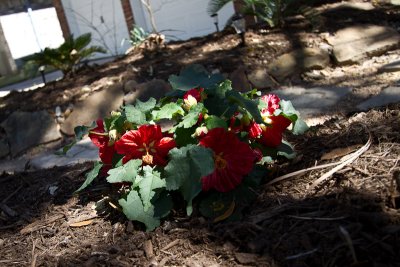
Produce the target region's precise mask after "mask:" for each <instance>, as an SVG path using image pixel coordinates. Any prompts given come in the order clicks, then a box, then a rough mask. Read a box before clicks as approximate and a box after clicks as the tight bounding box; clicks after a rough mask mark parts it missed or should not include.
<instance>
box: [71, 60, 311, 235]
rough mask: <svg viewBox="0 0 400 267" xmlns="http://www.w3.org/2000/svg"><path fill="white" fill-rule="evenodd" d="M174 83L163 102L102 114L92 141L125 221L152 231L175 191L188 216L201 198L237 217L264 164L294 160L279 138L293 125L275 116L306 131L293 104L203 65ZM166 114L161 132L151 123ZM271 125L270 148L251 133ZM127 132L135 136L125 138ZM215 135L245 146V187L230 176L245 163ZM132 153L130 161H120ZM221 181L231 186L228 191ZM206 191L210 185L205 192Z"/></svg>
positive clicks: (205, 208) (205, 205) (204, 205)
mask: <svg viewBox="0 0 400 267" xmlns="http://www.w3.org/2000/svg"><path fill="white" fill-rule="evenodd" d="M170 82H171V84H172V86H173V88H174V90H175V91H174V92H173V93H172V94H171V95H170V96H168V97H166V98H164V99H163V100H161V101H160V102H158V103H157V101H156V100H155V99H153V98H151V99H149V100H148V101H146V102H141V101H136V103H135V104H134V105H128V106H125V107H122V108H121V109H120V110H119V111H116V112H115V111H114V112H112V113H111V116H110V117H108V118H104V120H103V121H104V126H105V129H104V130H105V132H104V133H101V138H99V137H100V134H99V135H98V136H97V138H96V137H94V136H93V135H90V137H91V138H93V139H95V138H96V139H95V140H93V141H94V142H96V145H97V146H99V147H100V152H101V153H103V154H101V159H102V160H104V161H105V163H104V164H106V165H107V167H110V170H109V171H108V177H107V178H106V179H107V182H109V183H113V184H115V186H114V187H113V188H115V187H116V186H120V187H119V188H118V190H117V192H118V194H120V195H119V197H118V199H119V202H118V203H119V205H120V207H121V208H122V211H123V212H124V213H125V215H126V216H127V218H128V219H130V220H135V221H139V222H142V223H144V224H145V226H146V229H147V230H148V231H150V230H152V229H154V228H155V227H157V226H158V225H159V224H160V219H161V218H163V217H165V216H167V215H168V214H169V213H170V211H171V209H172V208H173V202H172V197H171V195H175V194H178V195H180V196H181V197H182V198H183V199H184V201H185V203H186V213H187V214H188V215H190V214H192V212H193V206H194V205H193V201H194V200H195V199H199V200H200V212H201V213H202V214H203V215H204V216H207V217H209V218H211V219H212V220H213V221H214V222H218V221H222V220H234V219H240V218H241V216H242V211H243V209H244V208H245V207H246V206H247V205H248V204H249V203H250V202H251V201H253V200H254V198H255V197H256V194H255V192H256V190H257V187H258V186H259V184H260V182H261V180H262V178H263V177H265V175H266V170H267V166H266V165H265V163H268V164H274V163H275V162H277V159H278V158H279V159H282V158H286V159H293V158H294V157H295V153H294V150H293V147H292V146H291V145H290V144H289V143H287V142H285V141H283V140H282V139H281V138H282V133H283V131H284V130H285V129H284V128H285V127H287V126H288V125H287V124H289V122H288V121H286V120H284V124H283V123H282V122H280V121H278V120H276V121H274V120H272V119H273V116H278V115H279V116H284V117H286V118H287V119H289V120H290V121H291V122H292V124H293V129H292V132H293V133H295V134H299V133H302V132H304V131H305V130H306V129H307V126H306V125H305V123H304V122H303V121H302V120H301V119H300V114H299V113H298V112H297V111H296V110H295V109H294V107H293V105H292V104H291V102H290V101H284V100H281V101H280V103H279V108H276V107H268V106H267V105H268V103H265V102H263V101H264V98H259V97H260V96H261V93H260V92H259V91H257V90H252V91H250V92H247V93H239V92H237V91H234V90H233V89H232V84H231V82H230V81H229V80H224V79H223V77H221V76H220V75H211V74H209V73H208V72H207V71H206V70H205V69H204V68H203V67H202V66H199V65H195V66H190V67H187V68H186V69H184V70H182V71H181V73H180V75H178V76H176V75H173V76H171V77H170ZM191 89H193V90H191ZM203 89H204V90H203ZM189 90H191V91H189ZM172 95H173V96H174V97H172ZM176 98H178V99H176ZM267 98H268V97H267ZM265 108H273V109H274V110H275V111H274V114H270V113H269V112H265V110H264V109H265ZM271 112H272V111H271ZM164 119H168V120H170V121H171V122H172V123H173V125H172V128H170V130H169V132H168V133H166V132H161V130H160V129H161V127H154V126H152V125H154V124H156V125H158V126H160V125H161V124H160V120H164ZM274 123H277V124H276V125H274ZM278 123H282V124H281V125H279V124H278ZM143 125H146V126H143ZM283 125H284V126H283ZM280 126H283V127H280ZM93 127H95V125H93V126H92V127H86V126H80V127H77V128H76V139H77V140H79V139H82V138H83V136H85V135H86V134H88V132H89V130H90V129H93ZM252 127H258V128H252ZM271 127H272V128H274V127H277V128H275V130H277V131H278V132H275V134H276V136H272V138H271V139H273V137H276V139H277V141H278V142H276V144H275V143H273V144H271V145H268V146H267V145H266V144H265V139H261V138H262V136H263V135H259V136H256V135H255V134H254V132H258V131H260V132H262V133H263V134H268V132H267V129H269V128H271ZM215 128H223V129H224V130H222V129H215ZM155 129H157V130H155ZM213 129H214V130H213ZM258 129H259V130H258ZM128 131H129V133H128V134H132V136H135V138H123V135H124V134H126V133H127V132H128ZM279 131H281V132H279ZM215 133H218V135H214V134H215ZM219 133H223V134H226V135H219ZM272 134H274V133H272ZM234 135H236V137H235V136H234ZM132 136H130V137H132ZM204 136H205V137H204ZM213 137H214V138H225V137H226V138H227V140H230V139H232V140H236V141H235V142H233V141H229V142H232V145H236V144H239V143H238V142H240V145H238V146H237V147H238V148H240V147H243V150H242V151H247V153H248V155H247V156H246V158H243V159H241V160H243V161H244V160H248V161H247V163H246V162H244V163H246V164H247V166H250V164H253V165H252V168H251V166H250V168H248V170H246V172H245V173H242V174H240V175H242V176H241V177H239V178H238V179H241V180H237V181H238V182H240V181H241V183H240V184H235V185H233V187H231V186H232V182H230V181H229V180H226V179H230V178H231V177H232V176H233V175H234V174H233V173H232V170H233V169H234V168H227V166H229V165H227V164H240V163H242V162H241V160H240V161H239V160H238V162H236V163H233V162H234V161H232V162H231V158H234V157H233V156H230V155H229V153H230V152H226V151H224V148H222V145H220V146H221V147H218V145H219V143H220V142H219V139H214V140H213V139H212V138H213ZM278 138H279V139H278ZM281 141H282V143H280V142H281ZM207 142H210V143H207ZM221 144H226V143H225V142H221ZM226 145H229V144H226ZM112 146H115V147H112ZM118 146H120V147H118ZM269 146H271V147H269ZM116 151H118V153H125V154H124V155H120V154H118V153H117V152H116ZM227 151H228V150H227ZM252 151H257V155H259V157H260V158H262V159H261V161H259V162H257V163H256V162H254V161H253V153H252ZM107 153H109V154H107ZM130 153H132V154H130ZM167 153H168V154H167ZM224 153H225V154H224ZM243 153H245V152H243ZM224 156H226V158H224ZM237 156H238V158H240V157H239V156H240V155H237ZM127 157H129V158H131V160H129V161H127V162H125V161H123V158H124V159H126V158H127ZM230 157H231V158H230ZM111 158H112V160H111ZM110 161H112V162H111V163H110ZM124 162H125V163H124ZM101 167H102V164H101V163H97V164H96V165H95V168H94V169H93V171H91V172H90V173H88V174H87V179H86V181H85V183H84V184H83V185H82V186H81V188H79V189H78V190H82V189H83V188H85V187H86V186H88V185H89V184H90V183H91V182H92V181H93V180H94V179H95V178H96V177H97V176H98V173H99V171H100V168H101ZM224 168H226V169H224ZM235 171H237V170H236V169H235ZM249 172H250V173H249ZM210 174H212V175H211V176H209V177H207V176H208V175H210ZM204 179H210V180H208V181H210V183H211V184H212V183H214V185H211V187H210V188H207V186H208V182H207V183H205V184H202V181H204ZM218 179H221V180H218ZM224 183H226V185H228V186H229V187H228V186H227V187H226V188H228V189H224V186H225V184H224ZM216 184H218V186H216ZM229 184H230V185H229ZM220 186H221V187H220ZM203 188H204V189H210V190H209V191H207V192H202V189H203ZM221 188H222V189H221ZM214 189H215V190H214ZM216 190H220V191H224V190H226V191H228V192H224V193H221V192H216Z"/></svg>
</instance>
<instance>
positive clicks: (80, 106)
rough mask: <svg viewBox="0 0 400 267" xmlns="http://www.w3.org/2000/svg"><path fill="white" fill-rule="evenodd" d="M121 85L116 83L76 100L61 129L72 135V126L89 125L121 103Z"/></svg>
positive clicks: (115, 108)
mask: <svg viewBox="0 0 400 267" xmlns="http://www.w3.org/2000/svg"><path fill="white" fill-rule="evenodd" d="M122 100H123V91H122V85H121V84H120V83H116V84H114V85H111V86H109V87H107V88H104V89H103V90H102V91H98V92H95V93H93V94H91V95H90V96H89V97H87V98H86V99H85V100H84V101H82V102H78V103H77V104H76V105H75V107H74V110H73V112H72V113H71V114H70V115H69V116H68V118H67V119H66V120H65V122H64V123H63V124H62V125H61V131H62V132H63V133H65V134H67V135H74V128H75V127H76V126H79V125H90V124H92V122H93V121H95V120H97V119H98V118H104V117H106V116H108V115H109V114H110V112H111V111H113V110H117V109H118V108H119V107H120V106H121V105H122Z"/></svg>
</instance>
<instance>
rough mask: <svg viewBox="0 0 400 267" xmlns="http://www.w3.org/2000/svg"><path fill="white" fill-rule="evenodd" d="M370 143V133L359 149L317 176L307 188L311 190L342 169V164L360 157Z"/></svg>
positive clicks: (344, 164)
mask: <svg viewBox="0 0 400 267" xmlns="http://www.w3.org/2000/svg"><path fill="white" fill-rule="evenodd" d="M371 143H372V137H371V135H370V136H369V138H368V142H367V143H366V144H365V145H364V146H363V147H361V148H360V149H359V150H357V151H356V152H354V153H353V154H350V155H349V157H348V158H347V159H346V160H345V161H344V162H342V163H341V164H340V165H338V166H336V167H335V168H333V169H332V170H330V171H328V172H327V173H325V174H324V175H322V176H321V177H320V178H318V179H317V180H315V181H314V182H313V183H312V184H311V186H310V188H309V190H313V189H314V188H315V187H316V186H318V185H319V184H320V183H322V182H324V181H326V180H327V179H328V178H329V177H331V176H332V175H333V174H334V173H335V172H337V171H339V170H340V169H342V168H343V167H344V166H346V165H348V164H350V163H352V162H353V161H355V160H356V159H357V158H358V157H360V156H361V155H362V154H363V153H364V152H365V151H367V150H368V148H369V147H370V146H371Z"/></svg>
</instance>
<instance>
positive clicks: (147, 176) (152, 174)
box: [139, 166, 165, 212]
mask: <svg viewBox="0 0 400 267" xmlns="http://www.w3.org/2000/svg"><path fill="white" fill-rule="evenodd" d="M140 176H141V177H142V179H141V181H140V182H139V193H140V196H141V199H142V201H143V209H144V211H146V212H147V211H148V210H149V208H150V207H151V206H152V203H151V200H152V198H153V197H154V194H155V192H154V190H155V189H157V188H162V187H165V180H162V179H161V177H160V173H159V172H157V171H154V170H153V168H151V167H150V166H144V167H143V175H140Z"/></svg>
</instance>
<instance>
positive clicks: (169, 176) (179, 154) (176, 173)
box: [164, 146, 191, 190]
mask: <svg viewBox="0 0 400 267" xmlns="http://www.w3.org/2000/svg"><path fill="white" fill-rule="evenodd" d="M190 147H191V146H186V147H182V148H173V149H171V150H170V151H169V153H168V155H169V158H170V161H169V162H168V164H167V166H165V168H164V170H165V173H166V178H165V180H166V188H167V190H177V189H179V188H180V187H181V185H182V184H183V182H184V181H185V180H186V179H188V177H189V176H190V162H189V161H188V160H187V157H186V155H187V151H188V149H189V148H190Z"/></svg>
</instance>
